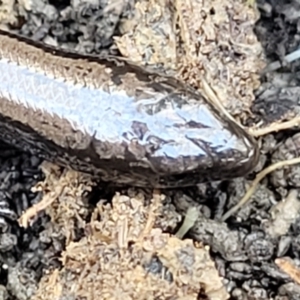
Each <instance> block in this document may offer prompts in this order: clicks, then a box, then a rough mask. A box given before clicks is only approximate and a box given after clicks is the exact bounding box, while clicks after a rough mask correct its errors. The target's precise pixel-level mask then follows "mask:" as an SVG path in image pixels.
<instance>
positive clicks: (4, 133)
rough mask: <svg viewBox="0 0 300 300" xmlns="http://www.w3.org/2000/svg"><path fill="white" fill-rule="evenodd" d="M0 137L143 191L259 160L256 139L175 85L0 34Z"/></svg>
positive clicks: (222, 174) (231, 174)
mask: <svg viewBox="0 0 300 300" xmlns="http://www.w3.org/2000/svg"><path fill="white" fill-rule="evenodd" d="M0 139H1V140H3V141H5V142H6V143H8V144H11V145H14V146H16V147H17V148H20V149H23V150H25V151H29V152H31V153H33V154H35V155H38V156H40V157H42V158H44V159H45V160H48V161H51V162H54V163H57V164H59V165H62V166H68V167H71V168H73V169H75V170H78V171H81V172H86V173H90V174H91V175H93V176H95V177H97V178H99V179H101V180H103V181H106V182H111V183H115V184H125V185H132V186H140V187H156V188H177V187H186V186H193V185H196V184H198V183H201V182H207V181H212V180H221V179H231V178H235V177H239V176H244V175H246V174H247V173H248V172H250V171H251V170H252V169H253V168H254V167H255V166H256V163H257V161H258V148H257V145H256V143H255V141H254V140H253V139H252V137H251V136H250V135H249V134H248V133H247V132H246V131H245V130H243V129H242V128H241V127H240V126H238V125H237V124H235V123H234V122H232V121H231V120H229V119H228V118H226V116H224V115H222V114H221V113H220V112H218V110H217V109H215V108H214V107H213V105H211V104H210V103H209V101H207V99H206V98H205V97H204V96H203V95H201V93H199V92H197V91H195V90H194V89H192V88H191V87H189V86H187V85H185V84H184V83H182V82H181V81H178V80H176V79H174V78H171V77H165V76H161V75H159V74H156V73H154V72H151V71H149V70H147V69H145V68H143V67H139V66H137V65H135V64H134V63H130V62H127V61H126V60H124V59H121V58H117V57H109V56H108V57H105V58H101V57H97V56H93V55H81V54H78V53H72V52H68V51H63V50H58V49H55V48H54V47H50V46H46V45H44V44H42V43H38V42H34V41H32V40H30V39H27V38H25V37H21V36H19V35H15V34H13V33H9V32H6V31H2V30H0Z"/></svg>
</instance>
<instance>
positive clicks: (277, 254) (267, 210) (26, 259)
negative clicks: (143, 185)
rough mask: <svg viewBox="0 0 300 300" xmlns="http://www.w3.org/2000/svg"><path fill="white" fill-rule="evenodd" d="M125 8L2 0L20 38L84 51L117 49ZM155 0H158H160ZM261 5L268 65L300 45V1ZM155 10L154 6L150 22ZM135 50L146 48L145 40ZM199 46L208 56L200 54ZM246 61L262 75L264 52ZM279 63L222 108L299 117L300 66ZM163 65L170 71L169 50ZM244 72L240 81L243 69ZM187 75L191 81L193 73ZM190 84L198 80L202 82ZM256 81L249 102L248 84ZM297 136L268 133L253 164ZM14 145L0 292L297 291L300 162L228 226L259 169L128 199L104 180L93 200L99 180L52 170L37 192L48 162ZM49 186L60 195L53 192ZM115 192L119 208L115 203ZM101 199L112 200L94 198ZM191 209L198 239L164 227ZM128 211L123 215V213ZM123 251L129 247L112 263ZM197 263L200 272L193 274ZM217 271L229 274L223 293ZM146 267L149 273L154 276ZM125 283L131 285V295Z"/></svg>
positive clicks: (4, 162)
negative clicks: (44, 204)
mask: <svg viewBox="0 0 300 300" xmlns="http://www.w3.org/2000/svg"><path fill="white" fill-rule="evenodd" d="M178 2H179V1H178ZM215 2H216V3H217V2H218V1H215ZM223 2H224V1H223ZM120 3H121V1H118V2H112V4H111V6H110V9H107V5H106V2H105V3H104V1H103V2H101V1H99V2H98V1H73V2H71V3H70V2H68V1H49V2H46V1H45V2H43V1H40V0H32V1H28V2H26V1H20V2H19V5H18V6H13V5H12V2H10V1H5V2H3V5H2V9H3V10H2V11H1V13H0V17H1V18H2V19H3V20H2V21H3V22H4V23H5V22H11V23H14V27H15V29H16V30H17V31H19V32H20V33H22V34H24V35H27V36H30V37H31V38H34V39H37V40H43V41H44V42H48V43H50V44H54V45H56V46H61V47H65V48H75V49H76V51H80V52H86V53H90V52H93V53H101V54H105V53H108V52H109V53H112V54H117V53H118V51H117V47H116V45H115V44H114V42H113V41H114V40H113V36H114V35H116V34H117V35H121V33H122V32H124V30H125V31H126V26H128V22H126V20H127V19H128V18H130V17H131V16H132V11H133V7H134V2H133V1H128V2H126V5H123V6H120ZM122 3H123V2H122ZM149 3H150V4H152V5H154V4H157V3H159V1H158V2H155V1H151V2H149ZM164 3H167V2H164ZM13 4H15V3H13ZM105 7H106V10H105V9H103V8H105ZM258 7H259V10H260V12H261V18H260V19H259V21H258V22H257V24H256V28H255V32H256V34H257V37H258V40H259V41H260V43H261V45H262V48H263V49H264V52H265V55H266V57H267V59H268V60H269V61H270V62H273V61H276V60H282V59H283V58H284V56H285V55H287V54H289V53H291V52H293V51H295V50H296V49H297V48H299V44H300V34H299V31H300V14H299V11H300V9H299V8H300V3H299V1H296V0H295V1H275V0H274V1H258ZM156 12H157V11H156ZM157 14H158V15H157ZM157 14H155V13H153V15H154V17H153V19H155V17H157V16H159V13H157ZM20 15H22V17H20ZM162 15H163V16H166V15H167V14H166V12H164V14H162ZM245 15H247V16H248V17H249V18H250V21H251V20H252V21H253V20H255V16H252V19H251V13H250V10H249V11H247V14H246V13H245V14H243V13H241V14H240V15H239V18H241V20H242V21H243V22H245V18H246V17H245ZM156 19H159V18H158V17H157V18H156ZM242 21H241V22H242ZM250 21H249V22H250ZM250 23H251V22H250ZM243 24H244V23H243ZM124 28H125V29H124ZM166 30H167V29H166ZM207 30H208V31H209V28H208V29H207ZM131 40H132V39H131ZM243 42H244V41H243ZM119 43H120V41H119ZM259 45H260V44H259ZM133 46H135V47H136V48H138V47H142V46H143V43H142V42H141V43H140V44H135V45H133ZM211 47H213V46H211ZM136 48H135V49H136ZM125 50H126V49H123V51H124V52H126V51H125ZM241 52H242V50H241ZM168 53H169V52H168ZM201 53H202V54H201V55H203V57H204V58H205V57H206V56H205V52H201ZM249 53H250V52H249ZM123 54H124V53H123ZM251 55H253V54H251ZM249 56H250V54H249ZM249 56H248V58H249ZM146 57H148V58H149V60H148V61H147V62H146V63H149V62H150V63H151V59H153V55H149V56H146ZM162 57H165V55H162ZM150 58H151V59H150ZM206 58H207V60H208V61H210V62H211V61H213V59H211V58H210V57H206ZM157 59H158V60H159V58H157ZM247 63H248V65H247V67H249V68H250V66H249V64H251V68H252V69H253V68H254V69H255V70H257V71H258V70H259V68H260V66H261V65H260V61H259V59H257V61H255V60H254V59H251V60H250V59H249V60H248V61H247ZM182 64H183V66H184V68H183V70H186V69H185V68H187V67H188V66H189V64H188V63H186V64H185V61H182ZM283 64H284V67H283V68H281V69H280V70H277V71H276V72H270V73H268V74H267V75H265V76H262V85H261V86H259V85H258V83H257V82H258V79H257V78H256V77H255V76H254V78H250V79H249V77H247V79H245V84H246V85H247V84H248V85H251V88H250V87H249V86H248V88H249V89H250V92H249V90H247V93H246V92H245V93H241V94H235V93H232V91H231V90H228V91H226V93H229V94H230V93H232V94H235V95H237V96H236V98H235V103H236V105H235V106H234V105H232V103H229V102H226V101H225V102H224V103H223V104H224V105H225V106H226V108H227V109H229V110H230V111H231V113H233V114H234V115H238V116H239V115H242V112H243V111H244V110H247V109H248V108H249V107H250V109H251V110H252V112H253V113H254V114H253V118H252V120H251V122H250V123H251V124H257V123H258V122H259V121H260V122H263V123H264V124H269V123H272V122H274V121H278V120H285V119H289V116H290V115H293V114H295V113H296V114H297V113H298V108H299V95H300V93H299V86H300V76H299V64H300V62H299V60H298V61H295V62H293V63H292V64H287V63H284V62H283ZM231 66H232V65H231ZM231 66H230V67H231ZM164 67H166V68H167V69H168V68H169V70H172V67H173V60H172V56H170V57H168V60H167V64H166V66H164ZM201 67H202V65H201ZM239 71H240V73H238V72H237V73H236V74H237V75H236V76H237V77H238V76H240V74H241V72H246V71H247V70H246V69H245V68H243V69H240V70H239ZM191 73H192V75H193V72H191ZM184 74H186V72H184ZM192 75H190V76H187V79H191V78H194V77H193V76H192ZM241 77H242V78H245V77H243V76H241ZM212 80H215V78H212ZM238 82H239V83H240V82H241V79H240V77H239V81H238ZM191 83H192V84H193V83H195V85H197V82H196V81H193V82H191ZM220 87H222V86H220ZM258 87H259V89H258V90H257V91H256V98H255V100H254V97H252V95H251V89H253V88H258ZM241 90H243V91H246V88H245V87H244V89H241ZM240 95H244V96H243V97H244V98H241V97H240ZM241 120H242V121H245V118H243V117H241ZM246 123H247V122H246ZM299 141H300V139H299V135H297V130H296V129H294V130H285V131H280V132H278V133H276V134H269V135H267V136H265V137H263V138H262V139H261V140H260V143H261V161H260V165H259V166H258V167H257V170H256V171H257V172H258V171H259V170H261V169H262V168H263V167H264V166H267V165H269V164H270V163H272V162H276V161H279V160H283V159H287V158H293V157H297V156H299V154H300V142H299ZM7 149H9V148H7V147H5V146H4V145H3V146H2V145H1V151H0V154H1V156H0V160H1V161H0V217H1V218H0V227H1V229H2V232H3V233H2V234H1V235H0V262H1V265H2V267H1V270H0V284H1V285H0V299H93V298H95V293H99V291H101V292H102V293H106V296H105V297H107V298H106V299H112V298H109V297H112V292H115V294H114V295H113V297H114V298H115V299H117V298H118V296H120V295H123V296H122V297H123V298H122V297H121V296H120V297H121V299H126V298H125V296H124V295H125V294H126V296H127V297H128V298H127V299H130V297H135V298H134V299H146V298H147V297H148V299H149V297H150V296H149V295H151V297H153V298H155V297H156V299H187V298H180V297H183V296H186V295H189V297H190V298H188V299H197V297H198V299H206V298H207V297H210V299H227V298H228V296H230V297H231V299H276V300H279V299H280V300H283V299H299V298H300V286H299V284H300V275H299V274H300V271H299V269H298V268H300V257H299V256H300V255H299V250H300V235H299V228H300V217H299V212H300V204H299V200H298V191H299V188H300V167H299V166H296V167H291V168H287V169H285V170H278V171H276V172H273V173H272V174H271V175H269V176H268V177H267V178H266V179H264V180H263V181H262V183H261V184H260V185H259V186H258V189H257V191H256V193H255V194H254V196H253V197H252V201H251V203H250V204H248V205H246V206H245V207H243V209H242V210H240V211H239V212H238V214H236V215H235V216H234V217H232V218H230V219H229V220H228V221H227V223H222V222H219V221H218V219H219V218H220V217H221V216H222V215H223V214H224V212H225V211H227V210H228V208H229V207H231V206H232V205H233V204H235V203H236V202H238V200H239V199H240V198H242V196H243V195H244V193H245V191H246V189H247V187H248V186H249V184H250V183H251V180H252V179H253V178H254V175H255V174H250V176H249V177H248V178H241V179H237V180H234V181H232V182H222V183H210V184H205V185H200V186H199V187H197V188H194V189H189V190H182V191H171V192H169V193H168V194H166V197H165V198H164V200H162V199H161V198H159V197H158V198H159V199H158V198H157V196H153V195H152V192H151V191H135V190H124V191H122V190H117V191H119V192H121V195H116V194H115V192H116V191H111V190H109V191H108V190H106V189H105V187H100V188H99V189H97V190H96V192H95V193H94V194H93V197H92V199H90V197H87V196H86V195H87V193H88V192H89V191H90V189H91V186H92V183H91V182H89V180H88V178H85V177H84V176H83V177H81V176H79V175H78V174H74V173H72V172H71V173H65V172H64V171H61V170H57V169H55V168H54V169H53V167H51V166H46V167H44V172H45V174H46V180H45V181H44V182H43V183H40V184H38V186H37V187H36V189H37V190H39V191H42V192H43V193H42V192H39V193H36V192H33V191H31V187H33V186H34V185H35V184H36V183H38V182H39V181H40V180H42V179H43V178H44V175H43V173H42V172H41V171H40V170H39V166H40V164H41V161H40V160H39V159H37V158H36V157H31V156H30V155H27V154H24V153H19V152H17V151H13V150H11V149H9V150H7ZM56 186H64V187H67V188H66V189H64V192H63V193H62V194H61V193H59V192H58V191H56V190H55V188H54V187H56ZM54 190H55V193H54V194H51V193H50V192H49V191H52V192H53V191H54ZM42 194H44V195H46V196H44V198H45V197H46V198H47V197H48V198H47V199H48V200H49V201H50V202H51V201H52V200H53V201H54V202H53V205H52V206H49V207H48V208H47V209H46V211H40V212H39V213H33V215H35V218H34V219H33V220H31V226H29V227H28V228H26V229H25V228H21V227H20V226H19V224H18V222H17V218H18V217H20V216H21V215H22V212H23V211H25V210H26V209H28V208H30V207H32V206H33V205H34V204H37V203H38V202H39V201H40V200H41V199H42ZM58 194H59V195H60V197H59V196H58ZM112 198H113V202H112V204H113V205H112V206H113V209H112V208H111V207H110V204H109V203H110V201H111V199H112ZM47 199H46V200H47ZM100 199H104V200H107V201H108V203H106V202H105V203H103V202H98V201H99V200H100ZM151 200H153V201H152V202H151ZM282 200H285V201H284V202H283V201H282ZM159 201H161V202H159ZM97 203H98V205H96V204H97ZM158 203H162V204H163V205H162V206H160V204H158ZM192 206H194V207H197V209H198V213H199V215H198V219H197V221H196V224H195V226H194V227H193V229H192V230H191V231H190V233H189V235H188V237H190V238H192V239H193V240H194V241H197V242H199V244H197V245H193V244H192V243H191V242H190V240H184V241H181V240H180V239H178V238H176V237H175V236H173V235H172V236H169V235H165V234H164V233H162V232H169V233H175V232H176V231H177V230H178V228H179V227H180V224H181V223H182V216H184V215H185V214H186V212H187V209H188V207H192ZM124 215H126V218H125V219H124V218H123V219H122V218H121V219H120V216H124ZM133 215H134V216H135V217H133ZM25 219H26V218H25ZM120 220H121V221H120ZM124 220H125V221H126V222H127V223H126V224H127V225H126V226H125V225H124V222H125V221H124ZM149 220H150V221H149ZM151 220H152V221H151ZM23 221H24V219H23ZM25 221H26V220H25ZM122 222H123V223H122ZM148 222H150V223H148ZM151 222H152V223H151ZM149 224H150V225H149ZM153 224H155V225H153ZM153 226H154V227H153ZM124 228H125V229H126V228H127V229H128V228H129V229H128V230H127V229H126V230H127V231H128V232H125V233H124V230H125V229H124ZM149 228H150V229H149ZM153 228H154V229H153ZM126 230H125V231H126ZM161 230H162V232H161ZM120 232H121V233H122V235H120ZM117 237H118V238H119V239H118V240H117V239H116V238H117ZM128 241H130V243H128ZM202 243H203V244H204V245H208V246H209V249H208V248H205V247H203V244H202ZM133 245H134V246H133ZM162 245H163V246H162ZM120 248H121V249H123V250H122V251H123V252H122V251H121V252H120V253H121V254H120V253H119V255H120V257H117V258H116V256H115V253H117V252H118V251H120ZM145 249H146V250H145ZM176 251H177V252H176ZM208 253H210V254H211V257H212V260H213V262H214V263H215V265H214V263H212V262H211V261H210V258H209V256H208ZM153 254H155V255H154V256H153ZM141 266H142V267H141ZM196 266H197V268H198V269H197V270H198V271H199V272H196V271H195V270H196V268H195V267H196ZM214 266H216V269H217V271H218V273H219V276H221V277H223V279H222V282H223V284H224V286H225V287H226V289H227V291H228V293H229V294H228V295H227V294H226V292H225V290H224V289H223V288H222V286H221V285H220V282H221V277H219V276H218V274H217V272H215V269H214ZM191 270H192V271H191ZM189 271H191V272H189ZM208 272H209V273H208ZM150 273H151V274H150ZM121 274H122V278H123V283H122V284H121V283H120V284H119V285H117V286H118V288H116V285H115V284H112V283H114V280H116V281H117V278H119V277H121ZM145 274H150V275H149V276H148V277H147V280H145V276H146V275H145ZM162 274H163V275H164V276H162ZM178 274H181V276H179V275H178ZM208 274H209V275H208ZM95 276H99V277H97V281H96V282H97V284H98V285H97V284H94V285H92V286H91V285H90V282H91V280H89V279H91V278H95ZM118 276H119V277H118ZM41 278H42V279H41ZM39 282H41V284H40V287H39V289H38V283H39ZM138 283H142V284H141V286H140V290H138V295H139V296H140V298H137V295H136V294H135V293H134V290H135V289H136V287H137V285H138ZM200 283H201V284H200ZM126 286H127V288H128V289H127V290H126V291H124V289H125V287H126ZM70 290H72V293H70ZM125 292H126V293H125ZM33 294H35V297H34V298H33V296H32V295H33ZM197 294H198V296H197ZM75 295H76V296H75ZM96 295H98V294H96ZM143 295H146V296H143ZM176 295H177V296H176ZM55 297H57V298H55ZM84 297H86V298H84ZM105 297H104V296H103V299H104V298H105ZM95 299H96V298H95Z"/></svg>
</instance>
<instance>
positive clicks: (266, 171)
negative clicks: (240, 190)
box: [222, 157, 300, 221]
mask: <svg viewBox="0 0 300 300" xmlns="http://www.w3.org/2000/svg"><path fill="white" fill-rule="evenodd" d="M299 163H300V157H297V158H293V159H289V160H283V161H280V162H277V163H275V164H273V165H271V166H269V167H267V168H265V169H264V170H262V171H261V172H260V173H258V174H257V175H256V177H255V179H254V180H253V182H252V184H251V186H250V188H249V189H248V190H247V192H246V194H245V195H244V197H243V198H242V199H241V200H240V201H239V203H238V204H236V205H235V206H233V207H232V208H231V209H229V211H228V212H227V213H225V214H224V216H223V217H222V221H226V220H227V219H228V218H229V217H230V216H232V215H233V214H234V213H235V212H236V211H237V210H239V209H240V208H241V207H242V206H243V205H245V204H246V203H247V202H248V201H249V199H250V198H251V196H252V195H253V193H254V192H255V190H256V187H257V185H258V184H259V182H260V181H261V180H262V179H263V178H264V177H265V176H266V175H268V174H269V173H271V172H273V171H275V170H276V169H279V168H283V167H286V166H291V165H296V164H299Z"/></svg>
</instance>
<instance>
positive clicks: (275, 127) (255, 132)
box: [248, 117, 300, 137]
mask: <svg viewBox="0 0 300 300" xmlns="http://www.w3.org/2000/svg"><path fill="white" fill-rule="evenodd" d="M299 125H300V117H296V118H293V119H292V120H289V121H286V122H282V123H276V124H271V125H270V126H268V127H265V128H259V129H255V128H250V129H249V130H248V131H249V133H250V134H251V135H252V136H254V137H259V136H263V135H266V134H269V133H271V132H278V131H281V130H286V129H290V128H292V127H296V126H299Z"/></svg>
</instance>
